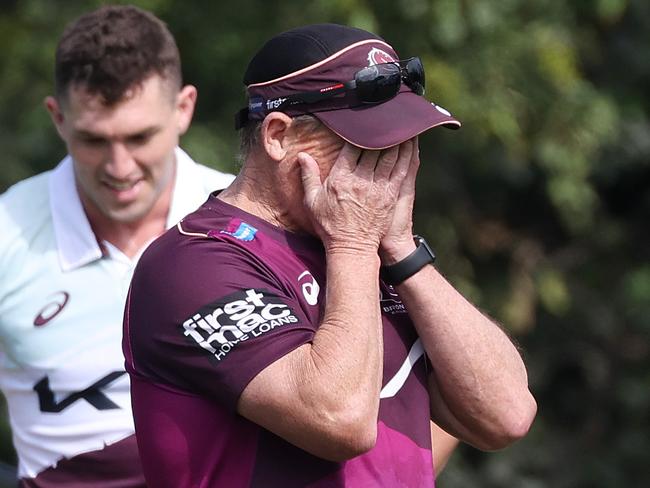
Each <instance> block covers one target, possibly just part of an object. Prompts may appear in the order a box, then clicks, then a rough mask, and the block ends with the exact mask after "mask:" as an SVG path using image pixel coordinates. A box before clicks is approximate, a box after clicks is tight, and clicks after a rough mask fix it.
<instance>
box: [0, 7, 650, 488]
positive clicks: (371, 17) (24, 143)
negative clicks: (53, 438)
mask: <svg viewBox="0 0 650 488" xmlns="http://www.w3.org/2000/svg"><path fill="white" fill-rule="evenodd" d="M101 3H102V2H100V1H81V0H69V1H66V2H62V1H59V2H54V1H51V0H21V1H16V0H14V1H5V2H3V3H1V4H0V45H1V46H2V50H1V51H0V127H1V130H0V145H1V146H2V148H3V152H4V157H3V165H2V170H1V171H0V190H2V189H5V188H6V187H8V186H9V185H10V184H12V183H14V182H16V181H17V180H19V179H21V178H24V177H27V176H29V175H31V174H34V173H37V172H40V171H43V170H46V169H49V168H51V167H53V166H54V165H55V164H56V162H57V161H58V160H59V159H60V158H61V157H62V156H63V155H64V152H65V148H64V146H63V144H62V143H61V142H60V141H59V140H58V138H57V135H56V133H55V131H54V130H53V128H52V127H51V124H50V122H49V120H48V116H47V114H46V112H45V110H44V109H43V106H42V100H43V98H44V97H45V96H46V95H48V94H49V93H50V92H51V91H52V71H53V66H52V64H53V52H54V48H55V44H56V40H57V38H58V35H59V34H60V32H61V30H62V28H63V26H64V25H65V24H66V22H68V21H69V20H71V19H72V18H74V17H75V16H76V15H78V14H79V13H81V12H83V11H86V10H89V9H91V8H93V7H94V6H96V5H99V4H101ZM134 3H136V4H137V5H139V6H142V7H144V8H148V9H151V10H153V11H154V12H155V13H157V14H158V15H159V16H160V17H161V18H163V19H164V20H165V21H166V22H167V23H168V24H169V26H170V28H171V30H172V31H173V32H174V34H175V35H176V37H177V39H178V42H179V47H180V49H181V52H182V56H183V61H184V74H185V78H186V81H187V82H188V83H192V84H195V85H196V86H197V87H198V88H199V102H198V109H197V113H196V117H195V122H194V125H193V128H192V129H191V130H190V132H189V133H188V134H187V136H186V137H185V138H184V141H183V145H184V146H185V147H186V148H187V149H188V150H189V152H190V153H191V154H192V155H194V156H195V157H196V158H197V159H200V160H201V161H203V162H205V163H206V164H210V165H212V166H215V167H218V168H221V169H225V170H230V171H236V164H235V161H236V151H237V139H236V137H237V134H236V133H235V131H234V130H233V114H234V113H235V112H236V111H237V110H238V109H239V108H240V107H241V106H243V104H244V103H245V100H244V96H243V86H242V84H241V77H242V74H243V72H244V69H245V67H246V64H247V60H248V59H249V58H250V56H251V55H252V54H253V53H254V52H255V50H256V49H258V48H259V47H260V46H261V44H262V43H263V42H264V41H265V40H266V39H268V38H269V37H270V36H271V35H273V34H275V33H277V32H279V31H282V30H285V29H288V28H291V27H294V26H297V25H300V24H305V23H311V22H324V21H327V22H338V23H346V24H350V25H355V26H358V27H363V28H366V29H369V30H373V31H375V32H377V33H378V34H380V35H382V36H383V37H385V38H386V39H387V40H389V42H391V44H392V45H393V46H394V47H395V48H396V49H397V50H398V52H400V53H401V54H402V56H403V57H407V56H413V55H418V56H420V57H421V58H422V59H423V60H424V63H425V66H426V74H427V96H428V97H429V98H430V99H432V100H434V101H436V103H438V104H440V105H442V106H443V107H446V108H448V109H450V110H451V111H452V112H453V113H454V114H455V115H456V116H457V117H459V118H460V120H462V121H463V128H462V129H460V130H458V131H448V130H444V129H437V130H434V131H431V132H430V133H427V134H426V135H424V136H422V137H420V145H421V158H422V160H423V163H424V164H423V166H422V169H421V175H420V177H419V181H418V185H419V188H418V199H417V206H416V224H417V229H418V231H419V232H420V233H422V234H424V235H426V236H427V237H428V238H429V240H430V242H433V243H435V248H436V250H437V254H438V255H439V267H440V269H441V270H442V271H443V272H444V273H445V274H446V276H448V277H449V279H450V280H451V281H452V282H453V283H455V284H456V286H458V287H459V288H460V289H461V290H462V291H463V292H464V293H465V294H466V295H467V296H468V297H469V298H470V299H471V300H472V301H473V302H474V303H476V304H477V305H479V306H480V307H481V308H482V309H484V310H485V311H486V312H488V313H489V314H491V315H492V316H494V317H495V318H496V319H497V320H499V321H500V322H501V323H502V324H503V326H504V328H505V329H506V330H508V331H509V333H510V334H511V335H512V336H513V338H514V339H515V340H516V341H517V342H518V343H519V344H520V345H521V346H522V350H523V354H524V356H525V358H526V361H527V363H528V367H529V371H530V380H531V388H532V390H533V392H534V393H535V396H536V398H537V399H538V402H539V414H538V418H537V420H536V422H535V425H534V427H533V429H532V431H531V433H530V434H529V436H528V437H527V438H526V439H524V440H522V441H520V442H519V443H518V445H517V446H516V447H513V448H510V449H506V450H505V451H503V452H499V453H489V454H486V453H481V452H479V451H476V450H474V449H472V448H470V447H468V446H463V447H462V448H461V449H460V450H459V452H458V453H457V454H456V455H455V456H454V457H453V458H452V461H451V463H450V465H449V466H448V467H447V469H446V471H445V472H444V473H443V475H442V477H441V480H440V486H444V487H468V486H469V487H473V486H480V487H528V488H542V487H547V486H555V487H559V488H562V487H567V488H569V487H571V488H576V487H585V488H587V487H589V488H594V487H595V488H599V487H611V486H649V485H650V475H649V474H648V470H647V466H646V464H647V461H646V458H647V452H648V451H650V437H649V436H648V432H650V425H649V422H648V420H649V416H650V368H649V357H650V341H649V340H648V333H649V332H650V319H649V317H650V259H649V256H650V252H649V250H650V246H649V245H648V241H649V238H650V225H649V222H650V191H649V188H650V121H649V119H650V90H649V89H648V87H650V58H649V57H648V52H650V3H648V2H646V1H645V0H580V1H576V2H552V1H550V0H502V1H501V2H492V1H489V0H465V1H456V0H397V1H395V0H392V1H387V0H375V1H363V0H315V1H312V2H302V1H298V0H284V1H282V2H277V3H275V4H273V7H271V6H270V4H269V3H268V2H262V1H259V0H258V1H247V2H238V3H237V4H233V3H231V2H209V1H200V0H184V1H180V0H146V1H145V0H142V1H135V2H134ZM5 430H6V428H5ZM5 439H7V438H6V434H5V438H4V439H3V441H2V442H1V443H0V444H2V445H3V446H5V445H8V443H9V441H8V439H7V440H5ZM0 456H4V459H11V453H10V451H9V449H8V448H4V447H3V450H0Z"/></svg>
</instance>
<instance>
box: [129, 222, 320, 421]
mask: <svg viewBox="0 0 650 488" xmlns="http://www.w3.org/2000/svg"><path fill="white" fill-rule="evenodd" d="M316 325H317V324H313V323H310V321H309V320H308V318H307V317H306V315H305V313H304V311H303V310H302V308H301V305H300V303H299V300H298V299H297V296H296V294H295V293H294V290H293V289H292V288H291V287H290V286H289V285H288V284H286V283H283V282H282V280H281V278H279V277H278V276H277V274H275V273H273V272H272V271H271V268H269V267H268V266H267V265H266V264H265V262H264V259H263V257H261V256H259V255H255V254H254V253H252V252H250V250H248V249H245V248H243V247H242V246H239V245H238V244H237V242H233V241H232V240H228V239H223V240H220V239H217V240H215V239H205V238H199V237H196V238H186V237H184V238H183V239H180V240H179V239H178V238H177V236H176V237H175V236H174V235H173V232H172V233H167V234H165V235H164V236H163V237H161V238H160V239H159V240H158V241H156V242H155V243H154V244H152V246H151V247H150V248H149V249H148V250H147V251H146V252H145V254H144V255H143V257H142V259H141V260H140V263H139V264H138V267H137V268H136V271H135V273H134V277H133V281H132V283H131V290H130V293H129V299H128V301H127V306H126V310H125V351H128V352H127V368H128V369H129V370H130V372H131V373H132V374H137V375H140V376H142V377H144V378H147V379H149V380H150V381H153V382H156V383H162V384H166V385H169V386H172V387H174V388H176V389H179V390H183V391H186V392H189V393H196V394H200V395H206V396H208V397H210V398H213V399H215V400H216V401H218V402H219V403H221V404H222V405H223V406H225V407H226V408H228V409H231V410H233V411H234V410H235V409H236V405H237V401H238V398H239V396H240V394H241V392H242V391H243V389H244V388H245V387H246V385H247V384H248V383H249V382H250V381H251V379H253V378H254V377H255V376H256V375H257V374H258V373H259V372H260V371H262V370H263V369H264V368H266V367H267V366H268V365H270V364H271V363H273V362H274V361H275V360H277V359H279V358H281V357H282V356H284V355H286V354H287V353H288V352H290V351H292V350H294V349H295V348H297V347H299V346H300V345H302V344H304V343H306V342H309V341H310V340H311V339H312V337H313V335H314V331H315V328H316ZM129 356H130V358H129Z"/></svg>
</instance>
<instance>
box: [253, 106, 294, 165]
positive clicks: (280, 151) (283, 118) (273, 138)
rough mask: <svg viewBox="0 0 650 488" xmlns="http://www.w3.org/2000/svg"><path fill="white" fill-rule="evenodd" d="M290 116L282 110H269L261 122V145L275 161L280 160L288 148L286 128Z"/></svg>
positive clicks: (289, 121)
mask: <svg viewBox="0 0 650 488" xmlns="http://www.w3.org/2000/svg"><path fill="white" fill-rule="evenodd" d="M292 120H293V119H292V118H291V117H289V116H288V115H287V114H284V113H282V112H271V113H270V114H268V115H267V116H266V117H265V118H264V121H263V122H262V127H261V130H260V137H261V143H262V147H263V148H264V150H265V151H266V154H268V156H269V157H270V158H271V159H273V160H275V161H282V160H283V159H284V158H285V156H286V155H287V151H288V148H289V139H288V137H287V136H288V129H289V127H290V126H291V122H292Z"/></svg>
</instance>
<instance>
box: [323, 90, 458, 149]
mask: <svg viewBox="0 0 650 488" xmlns="http://www.w3.org/2000/svg"><path fill="white" fill-rule="evenodd" d="M313 115H314V116H315V117H317V118H318V119H319V120H320V121H321V122H323V123H324V124H325V125H326V126H327V127H329V128H330V129H331V130H332V131H334V132H335V133H336V134H338V135H339V136H341V137H342V138H343V139H345V140H346V141H348V142H350V143H351V144H354V145H355V146H358V147H361V148H363V149H386V148H388V147H391V146H395V145H397V144H401V143H402V142H404V141H407V140H409V139H411V138H413V137H415V136H417V135H418V134H421V133H422V132H424V131H426V130H429V129H431V128H433V127H437V126H439V125H443V126H446V127H449V128H452V129H457V128H459V127H460V125H461V124H460V122H459V121H458V120H456V119H455V118H454V117H452V116H451V115H450V114H449V112H447V111H446V110H445V109H443V108H442V107H438V106H437V105H435V104H433V103H431V102H429V101H427V99H426V98H424V97H421V96H419V95H416V94H415V93H413V92H412V91H410V90H408V91H402V92H400V93H399V94H398V95H397V96H396V97H394V98H392V99H390V100H388V101H387V102H384V103H381V104H377V105H365V106H361V107H355V108H346V109H339V110H330V111H325V112H316V113H313Z"/></svg>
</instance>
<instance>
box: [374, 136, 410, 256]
mask: <svg viewBox="0 0 650 488" xmlns="http://www.w3.org/2000/svg"><path fill="white" fill-rule="evenodd" d="M410 142H412V143H413V150H412V152H411V160H410V162H409V167H408V172H407V174H406V177H405V178H404V179H403V180H402V186H401V187H400V191H399V196H398V198H397V202H396V204H395V211H394V212H393V219H392V221H391V223H390V226H389V227H388V229H387V231H386V234H385V235H384V237H383V238H382V240H381V243H380V247H379V256H380V257H381V262H382V264H384V265H386V264H394V263H396V262H398V261H400V260H402V259H404V258H405V257H406V256H408V255H409V254H410V253H411V252H413V250H414V249H415V244H414V243H413V203H414V202H415V178H416V176H417V173H418V169H419V167H420V155H419V149H418V141H417V137H416V138H414V139H412V140H411V141H410Z"/></svg>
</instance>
